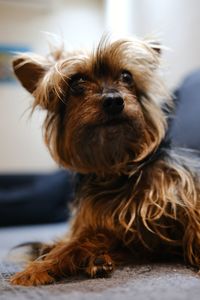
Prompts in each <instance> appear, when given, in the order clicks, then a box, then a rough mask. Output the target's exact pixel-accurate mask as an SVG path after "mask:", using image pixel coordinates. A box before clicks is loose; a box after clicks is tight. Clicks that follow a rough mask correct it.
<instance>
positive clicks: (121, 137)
mask: <svg viewBox="0 0 200 300" xmlns="http://www.w3.org/2000/svg"><path fill="white" fill-rule="evenodd" d="M159 62H160V47H159V45H157V44H156V43H152V42H150V41H145V40H144V41H140V40H136V39H135V40H118V41H113V42H109V41H107V40H106V39H103V40H102V41H101V42H100V44H99V45H98V47H97V49H96V50H95V51H93V52H92V53H87V52H84V51H80V52H74V53H68V52H65V51H55V52H54V53H51V55H49V56H48V57H41V56H37V55H32V54H30V55H28V54H27V55H26V54H23V55H20V56H18V57H16V58H15V60H14V62H13V66H14V71H15V74H16V76H17V77H18V79H19V80H20V81H21V83H22V85H23V86H24V87H25V88H26V89H27V90H28V91H29V92H30V93H32V95H33V97H34V104H33V109H34V108H35V107H37V106H39V107H40V108H42V109H44V110H46V113H47V114H46V119H45V123H44V137H45V142H46V144H47V146H48V148H49V150H50V153H51V155H52V156H53V158H54V159H55V160H56V161H57V162H58V164H59V165H61V166H63V167H65V168H70V169H72V170H74V171H76V172H78V173H81V174H83V176H82V177H83V178H82V180H81V183H80V186H79V189H78V191H77V195H76V201H75V204H76V205H75V208H74V214H73V218H72V224H71V231H70V234H69V235H68V236H67V237H66V238H63V239H62V240H60V241H59V242H57V243H55V244H53V245H52V246H47V247H45V246H44V247H43V250H42V249H41V251H40V255H41V256H40V257H39V258H38V259H37V260H35V261H33V262H31V263H30V264H29V265H28V266H27V267H26V269H25V270H24V271H22V272H20V273H17V274H16V275H14V276H13V277H11V282H12V283H13V284H21V285H39V284H48V283H50V282H53V281H54V280H56V279H59V278H61V277H64V276H70V275H72V274H77V273H86V274H88V275H89V276H91V277H96V276H106V275H108V274H110V273H111V272H112V271H113V269H114V268H115V266H118V265H123V264H126V263H129V262H131V261H133V260H134V259H135V258H136V257H138V256H140V257H146V258H148V257H149V259H150V258H151V257H153V256H161V255H165V254H166V255H170V256H174V255H179V256H182V257H184V259H185V261H186V262H188V263H190V264H191V265H193V266H195V267H197V268H199V266H200V194H199V175H198V173H197V171H196V170H195V168H194V167H193V166H194V163H193V162H192V160H191V159H188V158H185V157H184V156H183V155H182V154H181V155H180V154H178V153H176V152H175V151H174V150H173V149H172V148H171V147H168V146H167V145H166V143H165V135H166V128H167V121H166V114H165V111H166V109H165V108H166V105H168V106H170V105H171V99H170V96H169V94H168V91H167V90H166V88H165V86H164V84H163V83H162V80H161V76H160V75H159V72H158V68H159Z"/></svg>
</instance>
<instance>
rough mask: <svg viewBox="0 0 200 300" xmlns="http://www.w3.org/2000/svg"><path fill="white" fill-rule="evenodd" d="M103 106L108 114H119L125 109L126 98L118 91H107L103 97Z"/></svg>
mask: <svg viewBox="0 0 200 300" xmlns="http://www.w3.org/2000/svg"><path fill="white" fill-rule="evenodd" d="M103 108H104V111H105V112H106V113H108V114H119V113H120V112H122V110H123V109H124V100H123V98H122V96H121V95H120V94H119V93H117V92H115V93H106V94H105V95H104V97H103Z"/></svg>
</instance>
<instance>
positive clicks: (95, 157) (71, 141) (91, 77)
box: [15, 39, 169, 174]
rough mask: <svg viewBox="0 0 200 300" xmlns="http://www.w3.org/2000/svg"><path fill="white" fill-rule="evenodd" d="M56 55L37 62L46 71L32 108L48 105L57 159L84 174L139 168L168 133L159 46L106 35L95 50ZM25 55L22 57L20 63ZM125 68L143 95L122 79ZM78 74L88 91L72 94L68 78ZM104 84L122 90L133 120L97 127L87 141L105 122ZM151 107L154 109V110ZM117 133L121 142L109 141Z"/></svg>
mask: <svg viewBox="0 0 200 300" xmlns="http://www.w3.org/2000/svg"><path fill="white" fill-rule="evenodd" d="M57 57H59V59H58V60H57V61H55V62H54V61H53V59H52V58H51V59H49V60H48V59H47V60H46V63H44V59H41V62H40V59H38V61H39V62H37V65H39V66H41V65H42V64H43V65H44V72H43V73H44V74H42V72H41V74H42V75H41V76H39V77H38V82H37V84H35V86H36V88H35V89H34V91H33V95H34V97H35V103H34V106H33V107H36V106H37V105H39V106H41V107H42V108H46V109H47V117H46V121H45V125H44V136H45V141H46V144H47V146H48V147H49V149H50V152H51V154H52V156H53V158H54V159H55V160H56V161H57V162H58V163H59V164H61V165H63V166H65V167H69V168H72V169H73V170H76V171H79V172H84V173H91V172H98V173H101V174H105V173H118V174H119V173H124V172H125V173H127V172H129V171H128V170H127V167H126V166H127V165H130V164H132V165H133V166H132V167H133V168H134V164H135V163H136V162H140V161H141V160H143V159H144V158H145V157H146V156H147V155H148V154H149V153H151V152H152V151H154V150H155V149H156V147H157V145H159V143H160V141H161V140H162V139H163V137H164V133H165V128H166V120H165V117H164V114H163V112H162V105H163V103H164V101H168V102H169V95H168V93H167V91H166V89H165V87H164V85H163V84H162V82H161V80H160V78H159V77H158V74H157V68H158V65H159V56H158V53H157V51H155V50H154V49H153V47H152V46H151V44H150V43H148V41H139V40H133V41H131V40H130V41H129V40H120V41H116V42H112V43H111V42H109V41H107V40H106V39H103V40H102V41H101V42H100V44H99V46H98V47H97V49H96V50H95V51H94V52H93V53H92V55H89V54H88V53H84V52H82V53H81V52H79V53H78V52H75V53H64V52H63V54H60V55H59V56H56V58H57ZM22 60H23V57H21V58H20V65H22V62H21V61H22ZM33 61H34V58H32V57H31V56H30V57H29V58H28V57H27V56H25V57H24V61H23V67H24V68H25V67H26V66H27V69H28V66H29V64H30V62H32V64H33ZM20 65H19V67H16V66H17V63H15V71H16V74H17V75H20V74H18V73H17V72H19V73H20V70H21V68H20ZM30 66H31V65H30ZM122 70H128V71H129V72H131V74H132V76H133V80H134V84H135V88H136V89H137V93H138V95H136V94H135V93H136V91H130V90H128V89H127V88H126V87H125V86H124V85H122V84H121V83H120V82H118V78H119V76H120V72H121V71H122ZM21 73H22V71H21ZM27 73H28V72H27ZM77 73H80V74H84V75H85V76H87V77H88V81H87V82H86V83H85V84H84V89H85V93H84V95H81V96H80V97H78V96H75V97H74V96H73V95H71V93H70V87H69V79H70V78H71V77H72V76H73V75H74V74H77ZM104 73H105V74H104ZM22 79H23V78H22ZM104 88H112V89H113V88H115V89H116V90H118V91H119V92H121V94H122V95H123V97H124V100H125V111H124V117H125V118H127V121H128V122H127V124H126V125H125V126H124V127H122V126H121V127H120V126H119V128H118V129H119V130H118V131H117V129H116V128H115V129H112V130H111V129H109V130H108V129H105V128H102V129H100V128H98V129H97V128H96V131H95V132H94V134H93V135H92V134H91V137H90V138H89V139H88V140H87V138H88V131H90V132H92V130H94V129H90V128H91V127H93V128H94V126H97V124H102V123H103V122H105V121H106V116H105V115H104V114H103V112H102V106H101V102H102V93H103V89H104ZM140 91H142V95H139V94H140ZM132 93H134V94H132ZM138 97H140V99H138ZM139 102H140V103H139ZM149 111H152V112H151V113H150V114H149ZM151 116H153V117H151ZM77 120H78V122H77ZM131 122H132V124H131ZM69 128H70V129H69ZM127 132H129V135H127ZM131 132H132V134H133V137H131ZM126 135H127V136H126ZM112 136H113V137H117V136H118V137H119V138H118V141H117V139H116V138H115V141H116V145H115V144H113V143H110V146H109V140H110V139H111V138H112ZM124 136H125V137H124ZM139 138H142V141H139ZM136 140H137V141H136ZM93 144H94V145H93ZM97 144H98V145H99V149H97V148H96V145H97ZM120 144H121V146H120ZM118 147H119V151H117V149H118ZM84 150H85V153H84Z"/></svg>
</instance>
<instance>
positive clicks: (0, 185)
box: [0, 170, 73, 226]
mask: <svg viewBox="0 0 200 300" xmlns="http://www.w3.org/2000/svg"><path fill="white" fill-rule="evenodd" d="M72 181H73V175H72V174H71V173H70V172H68V171H64V170H62V171H57V172H54V173H51V174H34V175H28V174H24V175H17V174H16V175H0V226H7V225H24V224H41V223H52V222H60V221H64V220H66V219H67V218H68V216H69V210H68V206H67V203H69V202H70V201H71V199H72V197H73V183H72Z"/></svg>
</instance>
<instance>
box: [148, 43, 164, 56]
mask: <svg viewBox="0 0 200 300" xmlns="http://www.w3.org/2000/svg"><path fill="white" fill-rule="evenodd" d="M149 44H150V47H151V48H152V49H153V50H154V51H155V52H157V54H158V55H161V53H162V46H161V44H160V43H159V42H157V41H150V42H149Z"/></svg>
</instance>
